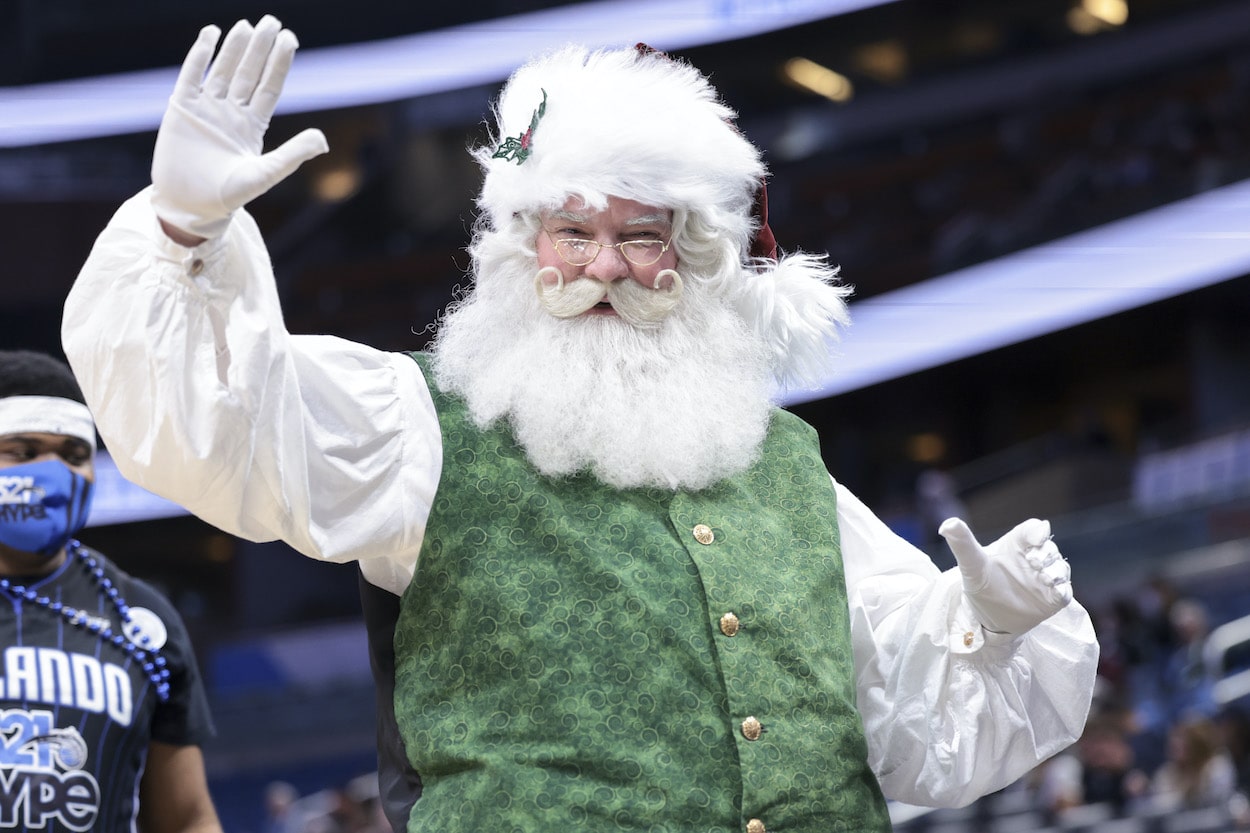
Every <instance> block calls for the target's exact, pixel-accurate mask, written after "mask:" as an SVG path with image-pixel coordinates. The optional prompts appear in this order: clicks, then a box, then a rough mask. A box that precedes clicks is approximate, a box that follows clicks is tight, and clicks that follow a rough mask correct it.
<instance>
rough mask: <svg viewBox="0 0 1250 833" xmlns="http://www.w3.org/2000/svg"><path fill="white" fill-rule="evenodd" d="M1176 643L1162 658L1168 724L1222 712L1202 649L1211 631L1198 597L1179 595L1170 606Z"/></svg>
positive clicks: (1164, 703)
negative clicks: (1216, 699) (1188, 597)
mask: <svg viewBox="0 0 1250 833" xmlns="http://www.w3.org/2000/svg"><path fill="white" fill-rule="evenodd" d="M1168 620H1169V621H1170V622H1171V625H1172V635H1173V645H1172V648H1171V650H1170V651H1169V652H1168V654H1167V655H1166V657H1165V658H1164V662H1163V669H1162V675H1163V676H1162V680H1161V682H1160V696H1161V697H1162V700H1163V705H1164V715H1165V720H1166V722H1167V724H1168V725H1169V726H1174V725H1176V724H1177V723H1179V722H1180V721H1182V720H1184V719H1187V718H1189V717H1191V716H1195V715H1200V716H1202V717H1206V718H1214V717H1215V716H1216V714H1217V713H1218V712H1219V705H1218V704H1217V703H1216V701H1215V692H1214V681H1213V680H1212V678H1211V675H1210V673H1208V670H1207V666H1206V662H1205V660H1204V657H1203V653H1202V649H1203V646H1204V645H1205V643H1206V638H1207V635H1208V634H1209V633H1210V630H1211V628H1210V623H1209V621H1208V615H1207V609H1206V607H1205V606H1204V605H1203V604H1202V603H1201V602H1199V601H1198V600H1196V599H1178V600H1177V601H1176V602H1175V603H1174V604H1173V605H1172V606H1171V609H1170V610H1169V613H1168Z"/></svg>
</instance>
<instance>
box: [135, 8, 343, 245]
mask: <svg viewBox="0 0 1250 833" xmlns="http://www.w3.org/2000/svg"><path fill="white" fill-rule="evenodd" d="M220 34H221V30H219V29H218V28H217V27H216V26H206V27H204V28H203V29H202V30H201V31H200V35H199V38H198V39H197V40H196V42H195V44H194V45H193V46H192V47H191V50H190V51H189V52H188V53H187V57H186V61H185V62H184V63H183V65H182V69H181V71H180V72H179V74H178V81H177V83H176V84H175V86H174V92H173V94H172V95H171V96H170V98H169V106H168V108H167V109H166V111H165V116H164V118H163V119H162V120H161V126H160V130H159V131H158V132H157V134H156V148H155V150H154V151H153V154H152V185H153V186H154V187H153V196H152V205H153V207H154V208H155V209H156V214H157V216H158V217H160V218H161V220H163V221H165V223H167V224H169V225H171V226H173V227H174V228H176V229H179V230H181V231H183V232H189V233H190V234H191V235H195V236H198V237H200V238H210V237H217V236H218V235H220V234H221V233H222V232H223V231H225V229H226V226H227V225H228V224H229V222H230V216H231V214H233V213H234V211H235V210H236V209H238V208H241V207H242V206H243V205H245V204H247V203H248V202H250V201H252V200H253V199H255V198H256V197H258V196H260V195H261V194H263V193H265V192H266V191H268V190H269V189H270V188H272V187H273V186H274V185H276V184H278V183H279V182H281V181H282V180H283V179H285V178H286V177H288V176H290V175H291V174H292V173H294V171H295V169H296V168H298V167H299V166H300V165H302V164H303V163H304V162H306V161H307V160H309V159H311V158H312V157H314V156H317V155H318V154H322V153H325V152H326V151H327V150H328V149H329V146H328V145H327V143H326V139H325V135H324V134H323V133H322V132H321V131H320V130H316V129H314V128H309V129H308V130H305V131H303V132H302V133H300V134H298V135H297V136H294V137H292V138H291V139H289V140H288V141H287V142H285V143H284V144H283V145H281V146H280V147H277V148H275V149H273V150H271V151H269V152H268V153H263V152H262V151H263V143H264V138H265V131H266V130H267V129H268V127H269V120H270V117H271V116H272V115H273V112H274V109H275V107H276V106H277V103H278V96H279V95H280V94H281V92H282V86H283V84H284V82H285V81H286V76H287V72H288V70H289V69H290V67H291V60H292V57H293V56H294V54H295V49H296V46H297V42H296V39H295V35H294V34H292V33H291V31H290V30H289V29H283V28H282V24H281V23H279V22H278V20H277V19H276V18H274V17H272V16H270V15H265V16H264V17H263V18H261V19H260V21H259V22H258V23H257V24H256V26H255V28H253V27H252V25H251V24H249V23H248V22H247V21H246V20H240V21H239V22H238V23H236V24H235V25H234V27H233V28H232V29H231V30H230V32H229V33H228V34H227V35H226V37H225V39H224V40H223V41H222V43H221V49H220V50H219V51H218V53H217V57H216V60H212V58H213V48H214V47H215V46H216V44H217V40H218V37H219V36H220ZM210 62H211V65H210Z"/></svg>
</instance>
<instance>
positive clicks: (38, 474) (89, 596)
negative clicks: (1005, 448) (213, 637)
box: [0, 350, 221, 833]
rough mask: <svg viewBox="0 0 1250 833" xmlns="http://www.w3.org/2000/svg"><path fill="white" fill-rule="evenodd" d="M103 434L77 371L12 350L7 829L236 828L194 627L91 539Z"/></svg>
mask: <svg viewBox="0 0 1250 833" xmlns="http://www.w3.org/2000/svg"><path fill="white" fill-rule="evenodd" d="M95 439H96V431H95V425H94V423H93V422H92V418H91V414H90V412H89V411H88V410H87V406H86V405H85V404H83V396H82V392H81V391H80V390H79V388H78V384H77V382H76V381H75V379H74V376H73V374H72V373H71V372H70V369H69V368H68V367H67V366H66V365H65V364H64V363H62V362H60V361H58V360H56V359H54V358H53V357H51V356H47V355H44V354H42V353H35V352H30V351H22V350H18V351H4V352H0V650H3V654H4V656H3V660H2V662H0V667H3V669H4V680H3V683H4V684H3V685H0V713H2V714H3V715H4V744H3V751H4V754H3V755H0V785H2V786H3V794H4V799H5V800H4V802H3V810H2V811H0V829H16V828H17V827H21V828H22V829H31V830H41V831H43V833H62V832H63V831H83V830H94V831H104V832H105V833H123V832H124V831H131V830H134V829H135V828H134V824H135V819H136V818H137V819H138V821H139V828H140V829H141V830H143V832H144V833H221V825H220V823H219V822H218V820H217V813H216V809H215V808H214V807H213V803H212V800H211V798H210V796H209V792H208V784H207V780H206V777H205V773H204V758H203V755H202V754H201V751H200V744H201V743H203V742H204V741H205V740H206V739H207V738H209V737H210V735H211V734H212V728H213V727H212V722H211V720H210V717H209V712H208V701H207V699H206V696H205V693H204V687H203V685H202V683H201V679H200V674H199V669H198V668H197V666H196V662H195V655H194V653H193V651H192V648H191V642H190V639H189V638H188V636H187V633H186V629H185V628H184V627H183V623H182V620H181V618H180V617H179V616H178V614H177V612H176V611H175V610H174V608H173V606H172V605H171V604H170V603H169V602H168V601H167V600H166V599H165V598H164V597H163V596H162V595H161V594H160V593H158V592H157V591H156V590H155V589H153V588H152V587H150V586H149V585H148V584H146V583H145V582H143V581H140V580H139V579H137V578H133V577H131V576H130V575H128V574H127V573H126V572H124V571H123V570H121V569H120V568H119V567H118V566H117V565H115V564H114V563H113V562H112V561H110V560H109V559H108V558H106V557H105V556H103V555H102V554H100V553H98V552H96V551H95V550H92V549H90V548H88V547H86V546H84V545H82V544H81V543H79V542H78V540H77V539H76V537H75V536H76V535H77V534H78V532H79V531H80V530H81V529H82V528H83V526H84V525H85V524H86V522H87V517H88V514H89V513H90V510H91V489H92V485H93V482H94V480H95V451H96V444H95Z"/></svg>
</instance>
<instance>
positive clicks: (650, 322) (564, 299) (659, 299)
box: [534, 266, 683, 330]
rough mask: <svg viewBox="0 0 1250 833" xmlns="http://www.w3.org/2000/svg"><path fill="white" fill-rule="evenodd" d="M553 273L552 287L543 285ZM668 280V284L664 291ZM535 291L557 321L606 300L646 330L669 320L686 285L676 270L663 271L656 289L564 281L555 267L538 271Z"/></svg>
mask: <svg viewBox="0 0 1250 833" xmlns="http://www.w3.org/2000/svg"><path fill="white" fill-rule="evenodd" d="M549 272H550V273H553V274H554V275H555V277H556V282H555V284H554V285H553V286H548V285H546V284H545V283H543V276H544V275H546V274H547V273H549ZM665 278H669V280H670V282H669V285H668V286H666V287H663V288H661V286H660V285H661V283H663V281H664V279H665ZM534 288H535V289H536V290H537V291H538V300H539V301H540V302H542V305H543V309H545V310H546V311H547V312H548V313H550V314H551V315H554V316H555V317H556V318H574V317H576V316H578V315H581V314H582V313H584V312H586V311H587V310H588V309H590V308H591V307H593V306H594V305H595V304H597V303H599V302H600V301H602V300H603V299H604V298H606V299H607V300H608V302H609V303H611V304H612V309H613V310H615V311H616V313H617V315H619V316H621V318H624V319H625V321H626V322H628V323H629V324H631V325H633V326H634V327H638V328H640V329H644V330H654V329H656V328H657V327H659V326H660V324H661V322H663V321H664V319H665V318H667V317H668V315H669V313H671V312H672V311H673V308H674V307H676V306H677V303H678V302H679V301H680V300H681V296H682V289H683V284H682V280H681V275H679V274H677V272H676V270H673V269H663V270H661V271H660V272H659V273H658V274H657V275H656V276H655V288H653V289H648V288H647V287H645V286H643V285H642V284H640V283H638V282H637V281H635V280H633V279H630V278H624V279H622V280H617V281H612V282H611V283H604V282H603V281H600V280H597V279H595V278H578V279H576V280H573V281H570V282H569V283H567V284H566V283H565V282H564V274H563V273H562V272H561V271H560V270H559V269H557V268H556V267H554V266H546V267H544V268H542V269H539V270H538V274H536V275H535V276H534Z"/></svg>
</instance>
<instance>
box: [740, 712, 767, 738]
mask: <svg viewBox="0 0 1250 833" xmlns="http://www.w3.org/2000/svg"><path fill="white" fill-rule="evenodd" d="M763 731H764V727H763V726H761V725H760V722H759V721H758V720H756V719H755V718H754V717H748V718H747V719H746V720H744V721H742V736H743V737H744V738H746V739H747V740H759V739H760V735H761V734H762V733H763Z"/></svg>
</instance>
